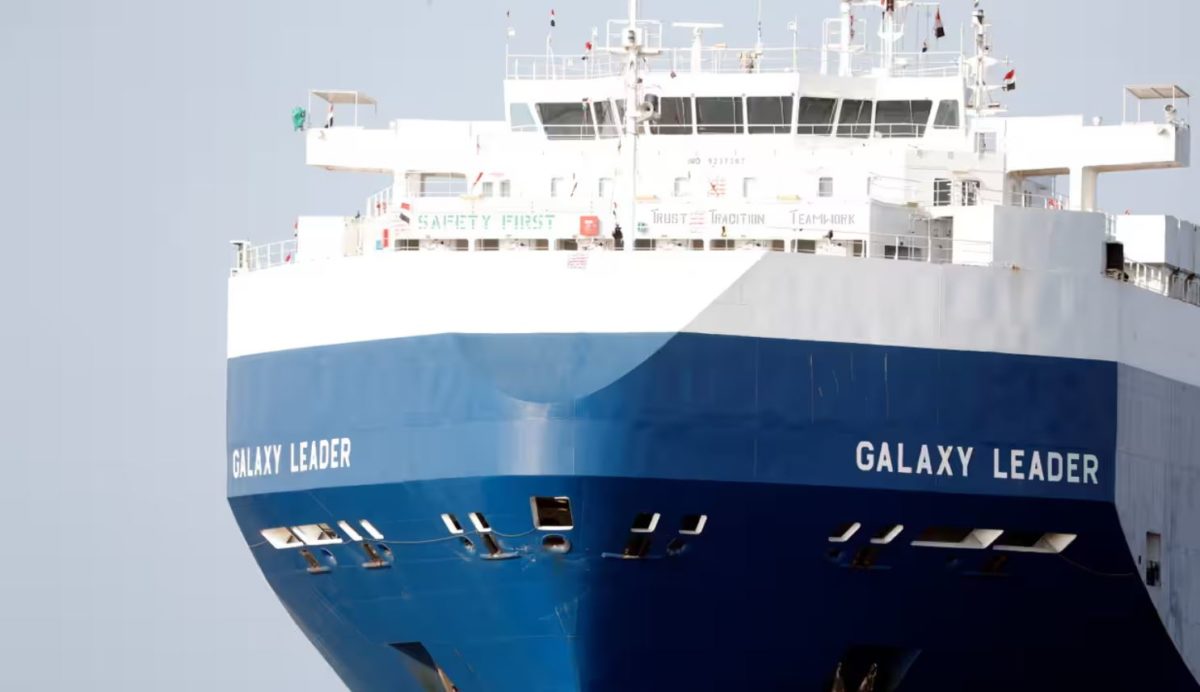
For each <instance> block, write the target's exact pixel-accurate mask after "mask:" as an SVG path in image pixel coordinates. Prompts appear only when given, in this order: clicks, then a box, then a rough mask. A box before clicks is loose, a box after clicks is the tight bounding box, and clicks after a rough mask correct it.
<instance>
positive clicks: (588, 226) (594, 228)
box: [579, 216, 600, 238]
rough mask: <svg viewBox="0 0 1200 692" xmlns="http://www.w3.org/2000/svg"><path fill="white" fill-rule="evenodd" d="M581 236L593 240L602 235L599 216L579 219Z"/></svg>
mask: <svg viewBox="0 0 1200 692" xmlns="http://www.w3.org/2000/svg"><path fill="white" fill-rule="evenodd" d="M579 235H581V236H584V237H586V238H592V237H595V236H598V235H600V217H599V216H581V217H579Z"/></svg>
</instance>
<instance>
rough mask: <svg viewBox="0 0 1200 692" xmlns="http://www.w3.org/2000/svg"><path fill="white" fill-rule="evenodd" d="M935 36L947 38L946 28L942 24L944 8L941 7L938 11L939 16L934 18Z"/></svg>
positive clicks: (936, 15)
mask: <svg viewBox="0 0 1200 692" xmlns="http://www.w3.org/2000/svg"><path fill="white" fill-rule="evenodd" d="M926 16H928V15H926ZM933 35H934V36H935V37H937V38H945V37H946V27H945V26H944V25H943V24H942V8H940V7H939V8H938V10H937V14H935V15H934V16H933Z"/></svg>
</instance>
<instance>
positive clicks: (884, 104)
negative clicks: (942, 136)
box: [875, 101, 933, 137]
mask: <svg viewBox="0 0 1200 692" xmlns="http://www.w3.org/2000/svg"><path fill="white" fill-rule="evenodd" d="M932 111H933V101H880V102H879V105H878V106H877V110H876V112H875V132H877V133H879V134H880V135H881V136H883V137H923V136H924V135H925V126H926V125H928V124H929V114H930V112H932Z"/></svg>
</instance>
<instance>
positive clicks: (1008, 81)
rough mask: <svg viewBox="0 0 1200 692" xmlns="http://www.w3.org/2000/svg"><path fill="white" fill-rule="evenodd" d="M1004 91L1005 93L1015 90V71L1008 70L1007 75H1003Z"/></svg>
mask: <svg viewBox="0 0 1200 692" xmlns="http://www.w3.org/2000/svg"><path fill="white" fill-rule="evenodd" d="M1004 90H1005V91H1016V90H1017V71H1016V70H1009V71H1008V74H1006V75H1004Z"/></svg>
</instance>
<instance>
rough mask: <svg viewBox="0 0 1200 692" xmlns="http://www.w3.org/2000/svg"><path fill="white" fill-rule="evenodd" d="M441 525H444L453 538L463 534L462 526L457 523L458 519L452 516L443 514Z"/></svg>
mask: <svg viewBox="0 0 1200 692" xmlns="http://www.w3.org/2000/svg"><path fill="white" fill-rule="evenodd" d="M442 523H443V524H445V525H446V530H447V531H449V532H450V533H451V534H453V535H455V536H457V535H458V534H461V533H462V532H463V527H462V524H460V523H459V522H458V517H456V516H454V515H453V514H450V513H446V514H443V515H442Z"/></svg>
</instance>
